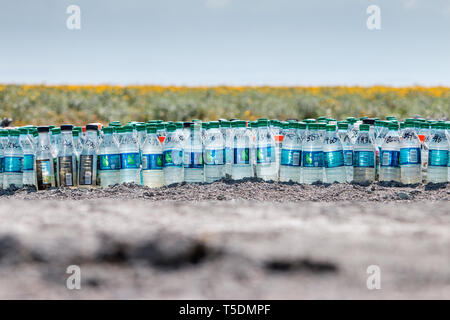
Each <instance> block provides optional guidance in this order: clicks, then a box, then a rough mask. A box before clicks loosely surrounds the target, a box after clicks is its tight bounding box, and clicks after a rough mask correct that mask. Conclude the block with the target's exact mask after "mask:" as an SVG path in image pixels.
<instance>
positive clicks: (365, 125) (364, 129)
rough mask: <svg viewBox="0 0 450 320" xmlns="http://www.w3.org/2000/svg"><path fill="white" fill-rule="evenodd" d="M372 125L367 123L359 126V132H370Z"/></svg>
mask: <svg viewBox="0 0 450 320" xmlns="http://www.w3.org/2000/svg"><path fill="white" fill-rule="evenodd" d="M369 129H370V125H369V124H367V123H363V124H360V125H359V131H369Z"/></svg>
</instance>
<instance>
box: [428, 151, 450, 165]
mask: <svg viewBox="0 0 450 320" xmlns="http://www.w3.org/2000/svg"><path fill="white" fill-rule="evenodd" d="M448 161H449V159H448V151H447V150H430V151H429V152H428V166H431V167H447V166H448Z"/></svg>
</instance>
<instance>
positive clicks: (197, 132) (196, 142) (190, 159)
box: [183, 123, 204, 183]
mask: <svg viewBox="0 0 450 320" xmlns="http://www.w3.org/2000/svg"><path fill="white" fill-rule="evenodd" d="M188 130H189V131H188V132H186V133H185V136H184V144H183V149H184V152H183V153H184V161H183V164H184V181H186V182H188V183H201V182H203V181H204V178H203V169H204V168H203V167H204V165H203V163H204V161H203V142H202V136H201V125H200V124H198V123H190V124H189V127H188Z"/></svg>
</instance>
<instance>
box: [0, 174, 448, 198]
mask: <svg viewBox="0 0 450 320" xmlns="http://www.w3.org/2000/svg"><path fill="white" fill-rule="evenodd" d="M1 198H9V199H26V200H37V199H54V200H66V199H71V200H85V199H99V198H109V199H122V200H128V199H145V200H149V201H161V200H169V201H171V200H172V201H194V202H197V201H211V200H219V201H226V200H251V201H270V202H286V201H289V202H299V201H324V202H334V201H380V202H386V201H423V200H428V201H430V200H431V201H435V200H450V186H449V184H448V183H444V184H426V185H425V184H417V185H402V184H399V183H394V182H379V183H372V184H354V183H351V184H347V183H344V184H337V183H336V184H323V183H315V184H313V185H304V184H297V183H282V182H265V181H262V180H261V179H256V178H254V179H244V180H240V181H234V180H228V179H223V180H221V181H218V182H215V183H211V184H187V183H181V184H174V185H171V186H164V187H161V188H154V189H151V188H148V187H144V186H140V185H136V184H121V185H115V186H113V187H110V188H96V189H69V188H66V189H64V188H52V189H50V190H47V191H43V192H36V191H35V190H34V189H32V188H24V189H13V188H10V189H7V190H0V199H1Z"/></svg>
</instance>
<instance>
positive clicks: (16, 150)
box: [3, 130, 23, 189]
mask: <svg viewBox="0 0 450 320" xmlns="http://www.w3.org/2000/svg"><path fill="white" fill-rule="evenodd" d="M19 135H20V132H19V130H9V139H8V142H7V144H6V146H5V149H4V160H3V161H4V170H3V188H4V189H7V188H9V187H11V186H13V185H14V186H15V187H17V188H22V187H23V151H22V147H21V146H20V143H19Z"/></svg>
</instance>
